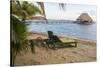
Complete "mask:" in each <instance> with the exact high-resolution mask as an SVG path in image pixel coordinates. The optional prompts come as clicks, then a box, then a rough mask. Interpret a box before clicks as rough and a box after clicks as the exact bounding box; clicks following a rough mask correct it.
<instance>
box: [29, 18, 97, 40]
mask: <svg viewBox="0 0 100 67" xmlns="http://www.w3.org/2000/svg"><path fill="white" fill-rule="evenodd" d="M28 22H29V23H28V25H27V31H28V32H34V31H35V32H43V33H47V31H53V32H54V34H55V35H60V36H69V37H70V36H71V37H77V38H84V39H90V40H96V34H97V33H96V23H94V24H90V25H84V24H77V23H74V21H71V20H48V23H46V22H45V21H43V20H40V21H28Z"/></svg>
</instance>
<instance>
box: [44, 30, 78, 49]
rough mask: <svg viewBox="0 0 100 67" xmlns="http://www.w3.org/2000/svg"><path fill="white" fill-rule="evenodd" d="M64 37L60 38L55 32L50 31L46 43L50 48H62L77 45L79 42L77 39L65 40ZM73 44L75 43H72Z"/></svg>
mask: <svg viewBox="0 0 100 67" xmlns="http://www.w3.org/2000/svg"><path fill="white" fill-rule="evenodd" d="M64 40H65V39H64V38H61V39H60V38H58V37H57V36H56V35H54V34H53V32H52V31H48V39H47V40H46V43H47V45H48V47H49V48H53V49H55V48H62V47H77V42H76V41H75V40H73V41H70V42H66V41H64ZM71 44H74V46H73V45H71Z"/></svg>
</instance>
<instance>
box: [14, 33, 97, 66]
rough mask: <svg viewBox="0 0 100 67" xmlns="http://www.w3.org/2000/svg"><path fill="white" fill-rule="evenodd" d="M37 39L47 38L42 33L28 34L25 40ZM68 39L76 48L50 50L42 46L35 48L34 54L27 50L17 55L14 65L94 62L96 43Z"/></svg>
mask: <svg viewBox="0 0 100 67" xmlns="http://www.w3.org/2000/svg"><path fill="white" fill-rule="evenodd" d="M37 37H41V38H48V36H47V34H44V33H29V34H28V37H27V39H36V38H37ZM59 37H61V36H59ZM62 38H63V37H62ZM68 38H70V37H68ZM70 39H74V40H76V41H77V47H69V48H60V49H56V50H52V49H47V48H45V47H42V46H35V54H32V53H31V51H30V49H29V50H28V51H22V54H21V55H17V57H16V60H15V65H18V66H19V65H44V64H61V63H77V62H95V61H96V41H92V40H86V39H79V38H70Z"/></svg>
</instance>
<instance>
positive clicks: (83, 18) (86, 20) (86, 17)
mask: <svg viewBox="0 0 100 67" xmlns="http://www.w3.org/2000/svg"><path fill="white" fill-rule="evenodd" d="M77 21H78V23H81V24H91V23H93V20H92V18H91V17H90V16H89V15H88V13H82V14H81V15H80V16H79V17H78V18H77Z"/></svg>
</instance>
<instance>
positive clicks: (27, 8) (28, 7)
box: [11, 1, 41, 20]
mask: <svg viewBox="0 0 100 67" xmlns="http://www.w3.org/2000/svg"><path fill="white" fill-rule="evenodd" d="M11 4H12V5H11V9H12V14H15V15H17V16H19V17H20V18H22V19H24V20H25V19H26V18H29V17H31V16H33V15H36V14H41V10H40V9H39V8H38V7H37V6H36V5H34V4H33V3H28V2H27V1H21V2H19V1H17V2H11Z"/></svg>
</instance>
